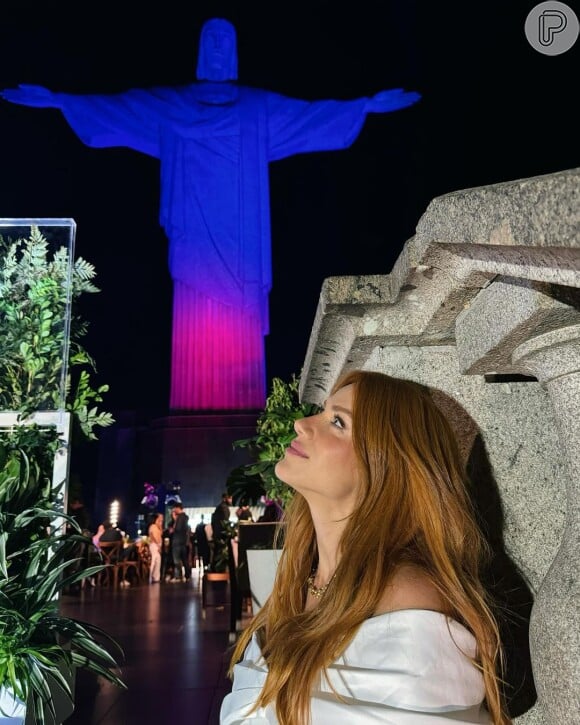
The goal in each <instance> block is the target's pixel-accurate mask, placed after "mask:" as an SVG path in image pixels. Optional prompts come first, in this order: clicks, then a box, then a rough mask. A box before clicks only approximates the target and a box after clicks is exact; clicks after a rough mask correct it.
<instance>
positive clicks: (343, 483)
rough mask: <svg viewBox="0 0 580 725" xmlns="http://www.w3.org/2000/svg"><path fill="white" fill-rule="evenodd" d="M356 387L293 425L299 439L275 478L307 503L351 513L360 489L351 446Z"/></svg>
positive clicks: (277, 467)
mask: <svg viewBox="0 0 580 725" xmlns="http://www.w3.org/2000/svg"><path fill="white" fill-rule="evenodd" d="M352 398H353V386H352V385H348V386H346V387H345V388H341V389H340V390H338V391H337V392H336V393H335V394H334V395H331V396H330V398H328V400H327V401H326V404H325V406H324V410H323V411H322V412H321V413H319V414H318V415H313V416H310V417H308V418H300V419H299V420H297V421H296V423H295V424H294V428H295V430H296V433H297V436H296V438H295V439H294V440H293V441H292V443H291V444H290V446H289V447H288V448H287V449H286V453H285V455H284V458H282V460H281V461H279V462H278V463H277V464H276V475H277V476H278V477H279V478H280V479H281V480H282V481H284V482H285V483H287V484H288V485H289V486H291V487H292V488H294V489H296V491H299V492H300V493H301V494H302V495H303V496H304V497H305V498H306V500H307V501H308V502H309V503H310V504H312V503H319V504H324V505H325V506H329V507H331V508H332V509H333V511H334V512H336V511H339V512H342V514H343V515H348V514H349V513H351V512H352V510H353V508H354V504H355V500H356V494H357V490H358V485H359V474H358V471H357V465H356V458H355V454H354V448H353V444H352Z"/></svg>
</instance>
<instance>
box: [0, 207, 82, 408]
mask: <svg viewBox="0 0 580 725" xmlns="http://www.w3.org/2000/svg"><path fill="white" fill-rule="evenodd" d="M75 233H76V223H75V221H74V220H73V219H61V218H58V219H50V218H12V219H7V218H0V303H1V307H0V348H1V349H2V357H3V358H6V357H9V360H10V362H9V363H3V364H4V365H8V364H10V365H11V368H10V369H9V370H6V369H3V370H2V371H1V373H2V375H4V374H7V375H10V376H11V379H12V381H13V384H12V385H11V389H12V391H14V392H13V393H12V395H13V398H14V399H13V400H12V405H10V404H9V403H10V402H11V401H10V400H6V399H3V400H1V401H0V410H2V409H4V410H13V409H18V408H19V407H20V404H21V403H22V401H23V400H25V399H30V398H32V399H34V403H35V404H34V408H35V410H43V411H48V410H55V411H64V406H65V389H66V379H67V369H68V351H69V339H70V321H71V302H72V273H73V265H74V244H75ZM43 296H46V299H47V302H46V303H43ZM55 296H57V297H58V305H55V303H54V298H55ZM49 298H50V300H51V301H50V312H47V311H46V308H48V306H49V303H48V299H49ZM23 300H26V302H23ZM43 304H44V308H43ZM55 308H58V310H59V313H58V315H57V316H56V317H54V316H53V315H52V311H53V310H54V309H55ZM35 359H36V362H35ZM48 359H49V360H50V362H49V365H46V361H47V360H48ZM35 364H37V365H38V366H40V365H44V366H45V367H46V368H47V369H48V373H49V374H48V375H47V376H46V377H42V376H36V375H34V366H35Z"/></svg>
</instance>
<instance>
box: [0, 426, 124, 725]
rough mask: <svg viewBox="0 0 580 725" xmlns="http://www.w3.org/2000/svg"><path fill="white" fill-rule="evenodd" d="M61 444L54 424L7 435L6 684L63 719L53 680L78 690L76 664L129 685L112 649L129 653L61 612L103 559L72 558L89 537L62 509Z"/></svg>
mask: <svg viewBox="0 0 580 725" xmlns="http://www.w3.org/2000/svg"><path fill="white" fill-rule="evenodd" d="M58 445H59V441H58V439H57V435H56V432H55V431H54V430H52V429H40V428H37V427H35V426H26V427H24V426H22V427H17V428H15V429H14V430H13V431H8V432H4V433H3V435H2V437H1V438H0V685H1V686H4V687H8V688H10V689H11V691H12V692H13V693H14V695H15V696H16V697H18V698H20V699H21V700H22V701H23V702H26V703H28V705H29V706H30V707H31V709H32V711H33V714H34V717H35V722H36V723H38V725H43V724H44V723H45V722H46V716H47V714H48V717H49V718H51V719H49V722H56V714H55V712H54V705H53V696H54V695H53V693H52V692H51V690H50V686H51V684H52V685H53V686H56V687H59V688H61V689H62V690H63V691H64V693H65V694H66V695H67V696H68V697H72V695H71V690H70V686H69V682H70V681H72V672H73V668H74V667H81V668H84V669H87V670H89V671H91V672H93V673H95V674H97V675H100V676H102V677H104V678H105V679H107V680H109V681H110V682H112V683H114V684H115V685H118V686H120V687H125V685H124V684H123V682H122V681H121V680H120V679H119V677H118V676H117V675H116V674H115V673H114V668H116V667H117V663H116V660H115V658H114V657H113V654H112V653H111V651H110V650H112V651H113V652H115V654H116V655H117V656H121V655H122V652H121V650H120V649H119V647H118V645H116V643H115V642H114V641H113V640H112V639H111V638H110V637H109V636H108V635H107V634H106V633H105V632H103V631H102V630H101V629H99V628H98V627H95V626H93V625H91V624H87V623H83V622H79V621H77V620H74V619H71V618H68V617H63V616H61V615H60V613H59V605H58V594H59V593H60V592H61V591H62V590H63V589H65V588H66V587H68V586H70V585H71V584H73V583H75V582H78V581H80V580H81V579H84V578H85V577H88V576H92V575H93V574H95V573H97V572H98V571H101V570H102V569H103V566H102V565H99V566H92V567H86V566H83V565H82V564H81V562H80V560H75V559H73V558H71V557H72V556H73V554H74V551H75V549H76V548H77V546H78V544H79V543H82V544H87V543H88V540H87V539H86V538H85V537H84V536H83V535H82V533H81V531H80V529H79V527H78V524H77V523H76V521H75V520H74V518H72V517H70V516H67V515H66V514H64V513H62V508H63V506H62V503H63V495H62V491H61V490H60V489H59V490H58V491H57V492H56V496H55V492H54V491H53V489H52V482H51V476H50V475H48V474H47V472H50V471H51V465H52V460H53V456H54V453H55V452H56V448H57V446H58ZM25 449H26V450H25ZM63 485H64V482H63ZM61 488H62V486H61ZM71 532H72V533H71Z"/></svg>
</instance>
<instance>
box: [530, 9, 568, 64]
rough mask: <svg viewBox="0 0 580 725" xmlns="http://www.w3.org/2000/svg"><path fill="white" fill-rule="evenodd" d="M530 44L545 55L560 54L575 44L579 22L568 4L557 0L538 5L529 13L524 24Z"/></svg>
mask: <svg viewBox="0 0 580 725" xmlns="http://www.w3.org/2000/svg"><path fill="white" fill-rule="evenodd" d="M524 31H525V33H526V38H527V39H528V42H529V44H530V45H531V46H532V48H534V50H537V51H538V52H539V53H542V54H543V55H560V53H565V52H566V51H567V50H570V48H571V47H572V46H573V45H574V43H575V42H576V39H577V38H578V31H579V23H578V18H577V17H576V14H575V12H574V11H573V10H572V8H570V7H569V6H568V5H565V4H564V3H561V2H556V0H551V1H550V2H543V3H540V4H539V5H536V7H535V8H532V10H531V11H530V12H529V13H528V17H527V18H526V23H525V26H524Z"/></svg>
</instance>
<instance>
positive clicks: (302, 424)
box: [294, 417, 310, 435]
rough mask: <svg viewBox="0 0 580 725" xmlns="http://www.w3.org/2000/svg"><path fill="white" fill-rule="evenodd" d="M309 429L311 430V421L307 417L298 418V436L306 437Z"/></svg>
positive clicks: (296, 425) (295, 427)
mask: <svg viewBox="0 0 580 725" xmlns="http://www.w3.org/2000/svg"><path fill="white" fill-rule="evenodd" d="M309 429H310V421H309V419H308V418H307V417H306V418H298V419H297V420H295V421H294V430H295V431H296V433H297V434H298V435H300V434H302V435H304V434H305V433H307V432H308V430H309Z"/></svg>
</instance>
